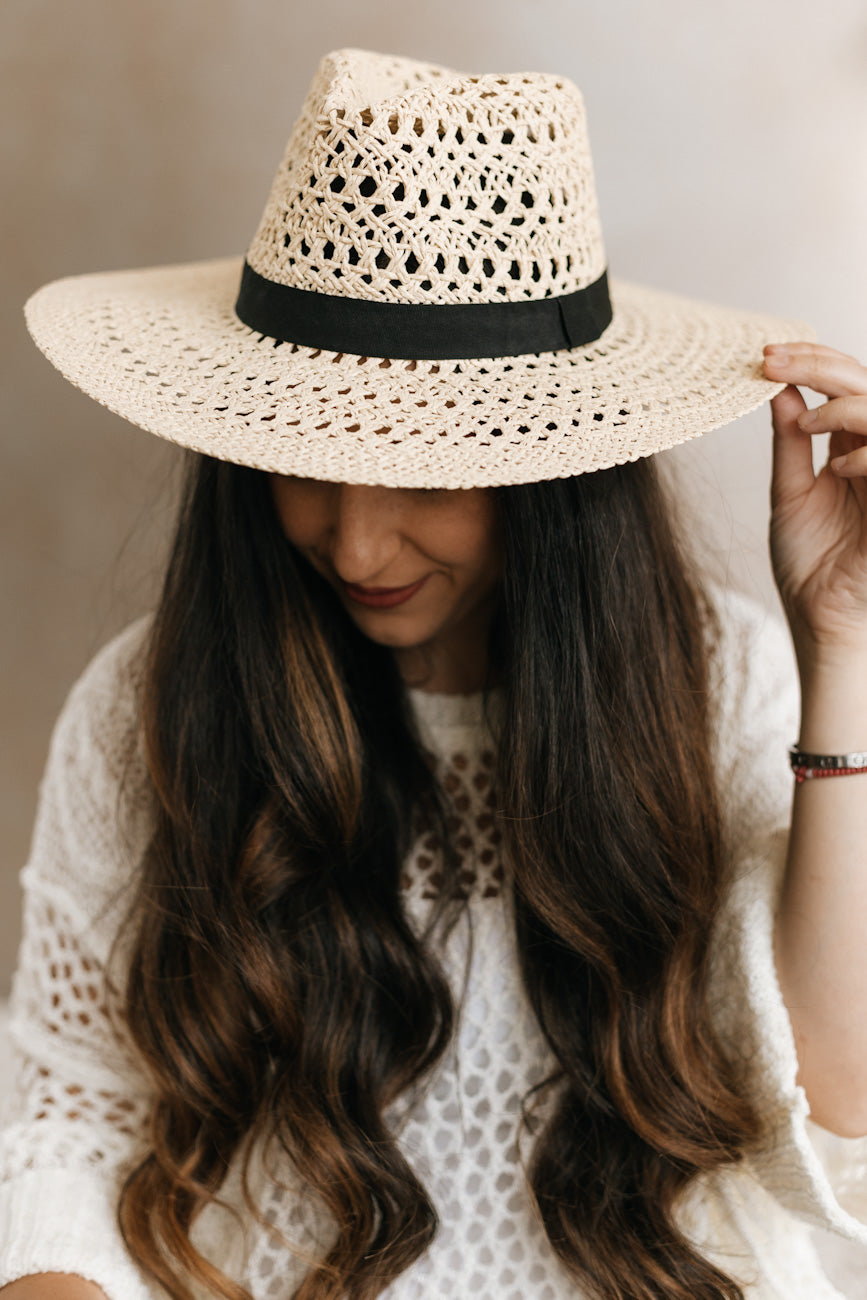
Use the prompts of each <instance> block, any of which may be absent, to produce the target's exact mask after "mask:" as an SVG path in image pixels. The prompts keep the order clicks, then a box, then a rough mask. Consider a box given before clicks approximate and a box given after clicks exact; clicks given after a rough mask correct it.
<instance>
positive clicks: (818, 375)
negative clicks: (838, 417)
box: [764, 342, 867, 397]
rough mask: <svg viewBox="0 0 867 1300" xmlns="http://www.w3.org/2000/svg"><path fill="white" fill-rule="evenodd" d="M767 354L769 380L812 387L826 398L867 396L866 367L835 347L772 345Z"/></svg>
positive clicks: (807, 344)
mask: <svg viewBox="0 0 867 1300" xmlns="http://www.w3.org/2000/svg"><path fill="white" fill-rule="evenodd" d="M764 354H765V355H764V370H765V374H766V375H767V376H768V378H769V379H780V380H785V381H786V382H787V383H789V384H799V385H802V386H803V387H806V388H813V389H815V391H816V392H817V393H824V394H825V396H826V397H854V396H864V395H867V368H865V367H864V366H862V365H861V363H860V361H857V360H856V358H855V357H850V356H847V355H846V353H845V352H838V351H837V350H836V349H835V348H829V347H825V346H824V345H823V344H820V343H801V342H796V343H769V344H768V345H767V347H766V348H765V349H764Z"/></svg>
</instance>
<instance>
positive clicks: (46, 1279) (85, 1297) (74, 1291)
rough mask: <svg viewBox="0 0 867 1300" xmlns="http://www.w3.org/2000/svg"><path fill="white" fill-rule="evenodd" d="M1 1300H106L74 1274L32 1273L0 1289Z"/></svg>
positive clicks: (100, 1293)
mask: <svg viewBox="0 0 867 1300" xmlns="http://www.w3.org/2000/svg"><path fill="white" fill-rule="evenodd" d="M0 1296H2V1297H3V1300H108V1297H107V1296H106V1294H105V1292H104V1291H103V1290H102V1288H101V1287H98V1286H97V1285H96V1283H95V1282H88V1281H86V1280H85V1279H84V1278H83V1277H78V1275H77V1274H75V1273H32V1274H30V1275H29V1276H28V1277H20V1278H18V1280H17V1281H15V1282H8V1283H7V1284H6V1286H3V1287H0Z"/></svg>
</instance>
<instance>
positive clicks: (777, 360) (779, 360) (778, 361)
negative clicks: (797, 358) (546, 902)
mask: <svg viewBox="0 0 867 1300" xmlns="http://www.w3.org/2000/svg"><path fill="white" fill-rule="evenodd" d="M790 359H791V358H790V357H789V354H788V352H772V353H771V355H770V356H769V357H768V356H766V357H765V361H766V362H767V363H768V365H769V366H787V365H788V364H789V361H790Z"/></svg>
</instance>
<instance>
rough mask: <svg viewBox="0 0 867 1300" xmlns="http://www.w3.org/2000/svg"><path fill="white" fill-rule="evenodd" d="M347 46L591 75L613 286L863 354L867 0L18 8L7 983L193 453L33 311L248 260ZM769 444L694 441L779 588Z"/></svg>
mask: <svg viewBox="0 0 867 1300" xmlns="http://www.w3.org/2000/svg"><path fill="white" fill-rule="evenodd" d="M340 45H359V46H368V47H371V48H374V49H382V50H387V51H393V52H395V53H400V54H407V55H410V56H415V57H419V58H427V59H432V60H435V61H439V62H442V63H445V64H450V65H452V66H455V67H459V68H464V69H469V70H473V71H501V70H502V71H514V70H520V69H532V70H548V71H557V72H563V73H566V74H567V75H569V76H571V77H573V78H574V79H575V80H576V81H577V82H578V83H579V85H580V86H581V87H582V89H583V90H584V93H585V97H586V100H587V105H588V114H589V122H590V130H591V140H592V143H593V147H594V155H595V158H596V170H597V180H598V185H599V192H600V201H601V207H602V216H603V222H604V226H605V231H606V242H607V246H608V252H609V257H610V264H611V267H612V270H613V271H614V272H615V273H616V274H618V275H621V276H624V277H631V278H634V279H640V280H644V281H646V282H648V283H650V284H655V285H658V286H663V287H666V286H667V287H670V288H672V289H674V290H679V291H681V292H685V293H690V294H693V295H695V296H696V297H703V298H709V299H716V300H719V301H721V302H728V303H731V304H733V305H738V306H743V307H754V308H756V309H765V310H768V311H774V312H779V313H781V314H792V315H797V316H801V317H803V318H805V319H808V320H810V321H811V322H812V323H813V324H814V325H815V326H816V328H817V329H818V331H819V334H820V337H821V338H822V339H823V340H824V341H826V342H828V343H830V344H833V345H835V346H838V347H841V348H843V349H844V350H846V351H850V352H854V353H856V354H858V355H861V356H862V357H867V98H865V96H867V11H865V7H864V3H863V0H832V2H831V3H830V4H826V5H817V4H816V0H725V3H723V4H705V5H699V4H696V3H695V0H653V3H646V0H633V2H628V0H538V2H536V3H529V2H528V0H525V2H524V3H520V0H473V3H467V2H466V0H438V3H437V4H433V3H427V4H418V5H412V4H403V5H398V4H395V3H394V0H391V2H390V3H382V2H381V0H368V3H366V4H364V5H360V4H358V3H357V0H356V2H354V3H344V2H343V0H325V2H324V3H311V4H309V5H301V4H299V3H296V2H294V0H293V2H289V0H283V2H282V3H278V2H277V0H174V2H173V3H171V2H169V0H139V3H136V4H129V3H118V0H74V3H69V0H5V4H4V5H3V6H2V9H0V50H2V55H0V58H2V67H0V95H2V97H3V112H2V122H0V149H2V175H3V179H4V192H5V195H4V201H3V214H4V218H5V222H4V228H5V238H4V241H3V255H4V256H3V274H4V276H5V284H4V286H3V291H2V294H0V314H2V319H0V330H2V340H0V358H2V364H3V367H4V370H5V376H4V384H3V393H4V397H3V401H4V404H5V408H6V409H5V411H4V418H3V426H2V427H3V439H2V457H3V464H2V466H0V493H2V509H0V529H2V531H3V567H2V596H3V603H2V608H3V615H2V665H0V668H2V671H0V706H2V727H3V744H2V747H0V754H2V760H0V761H2V776H0V808H2V828H3V833H2V840H0V844H2V861H0V995H2V994H3V993H5V991H6V989H7V987H8V980H9V977H10V972H11V968H12V964H13V960H14V955H15V949H16V946H17V937H18V909H19V898H18V889H17V873H18V870H19V868H20V866H21V865H22V863H23V862H24V860H25V857H26V853H27V845H28V838H29V834H30V827H31V823H32V817H33V812H34V807H35V800H36V790H37V783H38V778H39V774H40V772H41V769H42V765H43V762H44V758H45V751H46V745H47V741H48V735H49V731H50V728H51V725H52V722H53V720H54V718H55V716H56V713H57V710H58V708H59V707H60V704H61V702H62V700H63V697H64V695H65V694H66V692H67V690H68V688H69V686H70V684H71V682H72V681H73V679H74V678H75V676H76V675H77V674H78V673H79V672H80V671H81V669H82V668H83V666H84V664H85V663H86V661H87V660H88V658H89V657H90V656H91V655H92V654H93V653H94V651H95V650H96V649H97V648H98V647H99V646H100V645H101V644H102V643H103V642H104V641H105V640H106V639H107V638H108V637H109V636H110V635H111V634H112V633H113V632H114V631H115V630H116V629H117V628H118V627H120V626H121V625H122V624H123V623H125V622H126V621H127V620H128V619H130V618H131V617H133V616H134V615H135V614H137V613H138V612H139V611H140V610H142V609H144V608H146V607H147V606H148V604H149V602H150V601H151V599H152V595H153V591H154V575H155V573H156V572H157V570H158V567H159V560H160V556H161V553H162V546H163V539H164V537H165V534H166V531H167V529H168V527H169V521H170V501H171V490H172V471H173V466H174V456H173V454H172V449H171V448H170V447H168V446H166V445H164V444H162V443H160V442H158V441H157V440H156V439H154V438H152V437H150V436H149V435H147V434H144V433H141V432H139V431H137V430H135V429H133V428H131V427H130V426H128V425H125V424H124V423H123V422H122V421H120V420H119V419H117V418H115V417H114V416H111V415H109V414H108V413H107V412H106V411H104V410H103V409H102V408H100V407H98V406H96V405H95V404H94V403H92V402H90V401H89V400H88V399H87V398H85V397H83V396H82V395H81V394H79V393H77V392H76V391H75V390H74V389H72V388H71V387H70V386H68V385H67V384H66V383H65V382H64V381H63V380H61V379H60V377H59V376H58V375H57V374H56V373H55V372H54V371H53V370H52V369H51V367H50V366H49V365H48V364H47V362H45V361H44V360H43V359H42V358H41V357H40V356H39V354H38V353H37V352H36V350H35V348H33V346H32V345H31V344H30V342H29V340H28V338H27V336H26V332H25V330H24V327H23V324H22V320H21V313H20V307H21V304H22V302H23V300H24V299H25V297H26V296H27V295H28V293H30V292H31V291H32V290H33V289H35V288H36V287H37V286H38V285H40V284H41V283H43V282H44V281H46V280H49V279H53V278H55V277H57V276H60V275H67V274H72V273H75V272H84V271H89V270H95V269H101V268H106V269H108V268H112V267H126V266H135V265H146V264H148V263H157V262H170V261H176V260H177V261H184V260H190V259H194V258H199V257H210V256H216V255H220V254H224V253H237V252H241V251H242V250H243V249H244V248H245V247H246V244H247V242H248V240H249V239H250V237H251V235H252V233H253V230H254V228H255V226H256V223H257V221H258V217H259V213H260V210H261V207H262V205H263V203H264V200H265V196H266V193H267V190H268V188H269V186H270V181H271V177H272V174H273V172H274V169H275V167H276V164H277V162H278V159H279V157H280V154H281V152H282V149H283V146H284V143H285V140H286V138H287V136H288V133H289V129H290V126H291V124H292V121H293V118H294V116H295V114H296V112H297V110H298V108H299V106H300V103H301V101H302V98H303V95H304V92H305V90H306V87H307V83H308V81H309V78H310V76H311V74H312V72H313V69H314V66H315V64H316V62H317V60H318V59H319V58H320V56H321V55H322V54H323V53H325V52H326V51H327V50H328V49H331V48H335V47H337V46H340ZM769 452H770V443H769V423H768V415H767V410H765V411H763V412H762V413H760V414H759V415H757V416H754V417H748V418H747V419H745V420H742V421H740V422H739V423H738V424H737V425H734V426H730V427H729V428H728V429H726V430H722V431H719V432H717V433H715V434H711V435H709V436H708V437H707V438H705V439H703V440H701V441H700V442H698V443H696V444H693V445H692V446H690V447H687V448H685V449H683V450H682V451H678V452H676V453H670V456H671V458H672V459H674V460H675V461H676V463H677V464H679V465H681V466H682V468H683V470H684V472H685V473H686V474H687V475H688V485H687V491H688V494H689V495H690V497H694V498H696V499H698V500H699V501H700V502H701V503H702V508H703V512H704V513H705V515H706V517H707V521H708V524H709V526H710V528H711V536H712V539H713V545H714V547H715V549H716V551H717V554H718V556H719V557H720V558H721V560H722V562H723V563H724V564H725V565H727V566H728V568H729V569H730V570H731V572H732V574H733V576H734V578H735V579H736V580H737V581H739V582H740V583H741V584H742V585H746V586H747V587H751V588H752V589H753V590H754V591H757V592H758V593H759V594H760V595H761V596H762V598H763V599H765V600H767V601H768V602H769V604H770V603H773V600H774V595H773V588H772V584H771V579H770V571H769V568H768V564H767V559H766V555H765V531H766V523H767V506H766V502H767V484H768V469H769Z"/></svg>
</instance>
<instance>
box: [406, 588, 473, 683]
mask: <svg viewBox="0 0 867 1300" xmlns="http://www.w3.org/2000/svg"><path fill="white" fill-rule="evenodd" d="M492 612H493V602H491V604H490V607H485V608H482V609H478V608H477V609H475V610H474V611H473V613H472V615H471V616H470V617H468V618H466V619H464V620H463V621H462V622H460V623H458V624H456V625H455V626H454V627H453V628H449V629H448V630H446V631H443V632H441V633H440V634H439V635H438V636H437V637H436V638H434V639H433V640H432V641H427V642H425V643H424V644H422V645H416V646H406V647H396V648H395V649H394V651H393V653H394V657H395V661H396V663H397V666H398V669H399V671H400V675H401V677H402V678H403V680H404V682H405V684H406V685H407V686H408V687H410V688H412V689H414V690H419V691H428V692H430V693H431V694H442V695H472V694H474V693H475V692H476V691H480V690H481V689H482V688H483V686H484V685H485V682H486V677H487V645H488V634H489V631H490V625H491V616H492Z"/></svg>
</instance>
